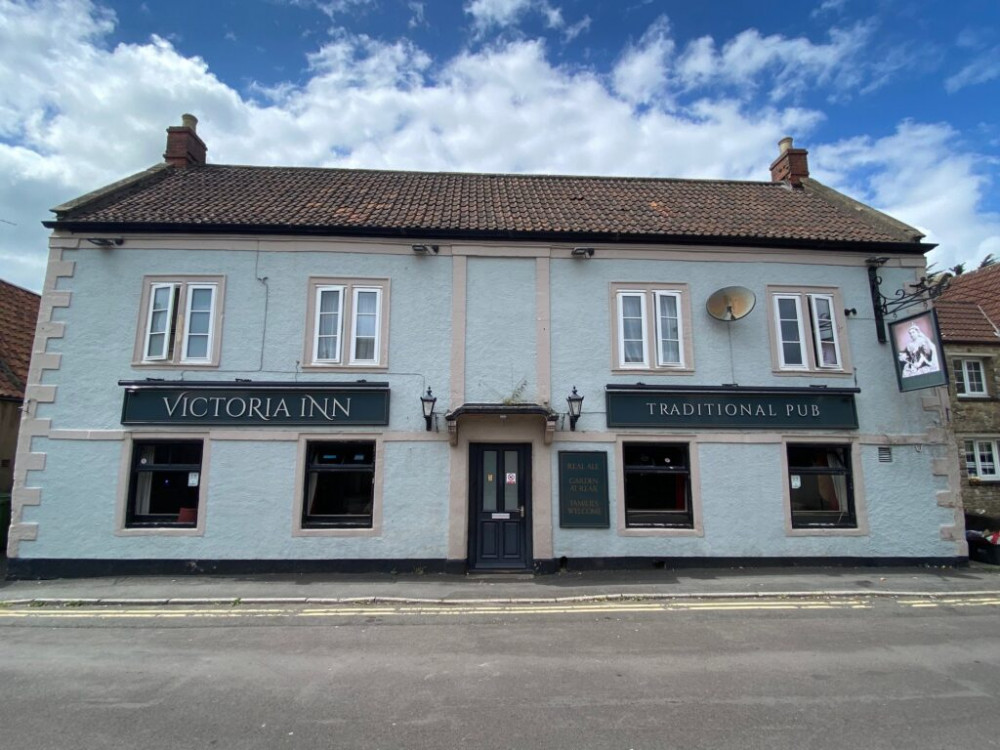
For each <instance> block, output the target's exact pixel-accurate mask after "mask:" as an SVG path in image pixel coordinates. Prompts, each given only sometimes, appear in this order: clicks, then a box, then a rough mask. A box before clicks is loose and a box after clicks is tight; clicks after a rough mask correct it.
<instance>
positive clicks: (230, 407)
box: [122, 383, 389, 427]
mask: <svg viewBox="0 0 1000 750" xmlns="http://www.w3.org/2000/svg"><path fill="white" fill-rule="evenodd" d="M122 385H124V386H125V400H124V403H123V405H122V424H160V425H169V424H183V425H229V426H233V425H253V426H256V427H263V426H275V427H281V426H287V425H314V426H318V425H323V426H327V427H329V426H332V425H386V424H388V423H389V388H388V386H387V385H383V384H365V386H363V387H359V386H356V385H354V384H347V385H341V386H333V385H329V384H319V385H312V384H309V385H302V384H294V383H291V384H278V385H274V384H266V385H265V384H261V385H249V384H248V385H245V386H244V385H242V384H241V385H239V386H237V387H230V385H229V384H225V385H222V384H218V383H191V384H179V383H171V384H165V385H159V384H155V385H147V384H145V383H122Z"/></svg>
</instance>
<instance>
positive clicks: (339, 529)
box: [292, 526, 382, 537]
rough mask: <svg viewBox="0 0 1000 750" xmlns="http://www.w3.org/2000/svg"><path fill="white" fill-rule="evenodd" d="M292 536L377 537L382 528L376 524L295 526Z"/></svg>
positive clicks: (380, 533) (380, 534)
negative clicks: (365, 525) (363, 526)
mask: <svg viewBox="0 0 1000 750" xmlns="http://www.w3.org/2000/svg"><path fill="white" fill-rule="evenodd" d="M292 536H297V537H301V536H321V537H322V536H326V537H330V536H339V537H350V536H356V537H378V536H382V529H380V528H378V527H377V526H372V527H370V528H357V527H353V528H352V527H347V526H296V527H295V528H293V529H292Z"/></svg>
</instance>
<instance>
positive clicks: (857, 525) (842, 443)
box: [780, 435, 869, 536]
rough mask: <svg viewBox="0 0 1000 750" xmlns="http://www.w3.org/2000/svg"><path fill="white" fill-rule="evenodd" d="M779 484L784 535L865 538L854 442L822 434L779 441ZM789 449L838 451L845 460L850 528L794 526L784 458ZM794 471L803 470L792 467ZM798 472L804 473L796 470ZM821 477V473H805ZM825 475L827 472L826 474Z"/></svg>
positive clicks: (858, 457) (860, 476)
mask: <svg viewBox="0 0 1000 750" xmlns="http://www.w3.org/2000/svg"><path fill="white" fill-rule="evenodd" d="M780 445H781V458H780V467H781V484H782V498H783V499H782V502H783V504H784V515H785V535H786V536H868V535H869V529H868V512H867V505H866V501H865V492H864V488H865V482H864V476H863V474H862V462H861V445H860V443H859V442H858V441H856V440H839V439H836V438H831V437H829V436H826V435H822V436H821V435H816V436H808V435H795V436H794V437H788V438H784V439H782V441H781V444H780ZM789 447H814V448H838V449H841V450H843V451H844V455H845V456H846V458H847V464H848V465H847V477H848V480H847V481H848V487H849V493H850V494H849V500H850V502H851V503H852V504H853V513H854V525H853V526H847V525H827V524H808V525H795V519H794V514H793V510H792V491H791V475H792V467H791V465H790V463H789V459H788V449H789ZM795 468H798V469H802V468H806V467H795ZM800 473H803V474H804V473H806V472H802V471H800ZM809 473H815V474H823V473H824V472H820V471H816V472H809ZM826 473H829V472H826Z"/></svg>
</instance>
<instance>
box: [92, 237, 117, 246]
mask: <svg viewBox="0 0 1000 750" xmlns="http://www.w3.org/2000/svg"><path fill="white" fill-rule="evenodd" d="M87 242H89V243H90V244H91V245H96V246H97V247H117V246H119V245H124V244H125V239H124V238H123V237H88V238H87Z"/></svg>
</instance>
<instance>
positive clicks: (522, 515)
mask: <svg viewBox="0 0 1000 750" xmlns="http://www.w3.org/2000/svg"><path fill="white" fill-rule="evenodd" d="M517 510H518V512H519V513H520V514H521V518H524V506H523V505H522V506H520V507H519V508H518V509H517Z"/></svg>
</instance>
